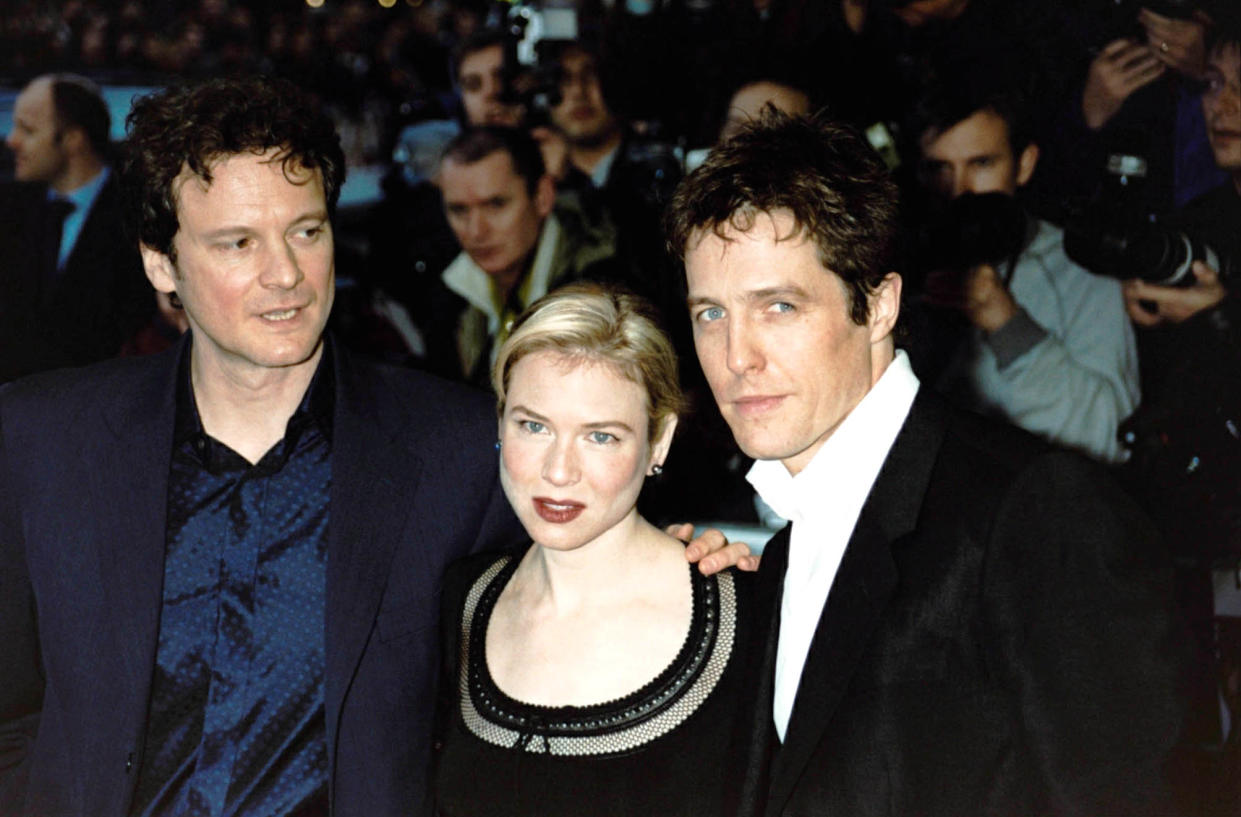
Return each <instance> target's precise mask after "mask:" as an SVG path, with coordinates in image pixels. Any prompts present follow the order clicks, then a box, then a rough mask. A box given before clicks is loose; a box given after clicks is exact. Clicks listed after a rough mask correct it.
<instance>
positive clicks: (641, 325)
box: [437, 285, 748, 817]
mask: <svg viewBox="0 0 1241 817" xmlns="http://www.w3.org/2000/svg"><path fill="white" fill-rule="evenodd" d="M676 371H677V366H676V357H675V354H674V353H673V351H672V346H671V344H670V342H669V341H668V339H667V337H666V336H665V335H664V334H663V333H662V332H661V331H660V330H659V329H658V328H657V326H656V325H655V323H654V322H653V321H652V320H651V318H650V317H649V313H648V311H647V308H646V307H645V306H644V304H643V303H642V302H641V301H640V300H639V299H638V298H636V297H634V296H631V295H628V294H623V293H620V292H616V291H613V290H608V289H604V288H601V287H598V286H595V285H575V286H571V287H566V288H564V289H561V290H559V291H557V292H554V293H552V294H550V295H548V296H547V297H545V298H543V299H542V300H540V301H538V302H536V303H535V304H534V305H533V306H532V307H531V308H530V309H529V310H528V311H527V313H526V314H525V315H524V316H522V318H521V319H520V320H519V321H518V323H517V324H516V325H515V326H514V329H513V331H512V333H511V335H510V336H509V338H508V339H507V341H506V342H505V343H504V344H503V346H502V347H501V348H500V350H499V353H498V356H497V359H496V363H495V367H494V370H493V383H494V386H495V390H496V394H497V396H498V401H499V445H498V448H499V456H500V460H501V468H500V473H501V481H502V484H503V486H504V490H505V492H506V494H507V496H508V499H509V502H510V503H511V504H512V506H513V509H514V511H515V512H516V514H517V516H518V518H519V519H520V520H521V522H522V524H523V525H524V526H525V528H526V531H527V533H528V534H529V535H530V538H531V540H532V543H531V545H530V548H529V549H528V550H527V551H526V552H525V554H524V555H522V556H520V557H518V556H511V555H506V556H499V557H495V556H484V557H474V558H472V559H470V560H467V561H465V562H463V563H459V564H458V565H457V566H456V567H455V568H454V569H453V570H452V571H450V574H449V577H448V578H447V580H446V581H445V591H444V606H443V610H444V616H443V627H444V641H445V662H446V666H445V673H444V675H443V678H444V679H445V681H444V689H443V690H442V693H443V694H442V695H441V699H442V702H441V724H440V741H439V742H438V743H437V747H438V771H437V810H438V813H440V814H443V815H466V814H468V815H481V814H497V815H500V814H503V815H535V814H537V815H562V814H563V815H569V814H574V815H580V814H591V815H655V814H658V815H695V817H697V815H704V814H715V813H719V812H721V811H722V810H723V809H724V803H723V801H724V799H726V795H725V794H724V792H725V791H726V785H725V782H726V779H729V777H730V771H729V769H728V764H727V762H726V757H727V755H728V754H729V746H730V741H731V740H732V738H731V720H732V710H733V704H734V702H735V701H736V700H738V696H739V695H740V690H739V681H740V677H739V676H740V674H741V669H740V668H741V667H742V666H743V664H744V661H743V660H742V658H741V656H740V649H741V648H740V646H739V645H741V644H743V643H744V639H743V637H742V635H743V634H742V633H741V632H740V630H739V625H738V622H739V611H740V608H744V607H745V606H746V604H747V600H748V589H747V588H748V583H747V582H745V581H744V579H745V578H747V577H743V576H741V575H738V574H737V573H735V572H734V571H731V570H729V571H725V572H724V573H722V574H719V575H717V576H712V577H704V576H702V575H701V573H699V572H698V571H697V570H696V569H693V568H692V566H690V565H687V564H686V561H685V555H684V546H683V545H682V543H681V542H680V541H678V540H677V539H674V538H672V537H671V536H668V535H667V534H665V533H664V532H662V531H660V530H659V529H658V528H656V527H654V526H653V525H651V524H650V523H648V522H647V521H646V520H645V519H643V518H642V517H641V516H640V515H639V514H638V512H637V509H636V503H637V499H638V493H639V491H640V490H641V488H642V484H643V481H644V480H645V479H646V478H647V477H649V476H651V475H653V474H657V473H659V471H660V469H661V468H662V465H663V463H664V461H665V459H666V458H667V457H668V453H669V448H670V446H671V443H672V437H673V432H674V431H675V429H676V424H677V417H678V414H679V413H680V412H681V411H682V407H683V397H682V394H681V391H680V388H679V385H678V383H677V377H676Z"/></svg>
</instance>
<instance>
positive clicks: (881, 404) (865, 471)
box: [746, 349, 918, 522]
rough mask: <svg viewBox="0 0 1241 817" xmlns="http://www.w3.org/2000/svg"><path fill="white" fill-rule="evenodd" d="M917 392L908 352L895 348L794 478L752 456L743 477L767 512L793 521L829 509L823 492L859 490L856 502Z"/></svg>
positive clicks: (775, 463) (867, 488)
mask: <svg viewBox="0 0 1241 817" xmlns="http://www.w3.org/2000/svg"><path fill="white" fill-rule="evenodd" d="M917 392H918V378H917V376H916V375H915V374H914V372H913V368H912V367H911V366H910V364H909V356H908V355H906V354H905V351H904V350H903V349H898V350H897V351H896V356H895V357H894V358H893V359H892V362H891V363H889V364H888V368H887V369H885V370H884V372H883V374H882V375H880V377H879V380H878V381H877V382H876V383H875V385H874V386H873V387H871V390H870V391H868V392H867V393H866V395H865V396H864V397H863V398H862V400H861V402H859V403H858V404H857V405H856V406H855V407H854V408H853V411H851V412H849V414H848V415H847V416H846V417H845V419H844V420H842V421H841V423H840V425H839V426H837V428H836V430H835V431H834V432H832V435H831V436H830V437H828V438H827V439H826V440H825V441H824V442H823V445H822V447H820V448H819V450H818V451H817V452H815V455H814V457H813V458H811V460H810V462H809V463H808V464H807V465H806V467H805V468H803V469H802V470H801V471H800V472H798V474H797V475H796V476H793V475H792V474H790V473H789V471H788V469H787V468H785V466H784V464H783V463H782V462H780V461H779V460H757V461H755V463H754V465H753V466H752V467H751V468H750V471H749V473H748V474H747V475H746V479H747V480H748V481H749V482H750V484H751V485H753V486H754V489H755V490H756V491H758V494H759V496H761V497H762V498H763V501H764V502H766V503H767V504H768V505H770V506H771V509H772V510H774V511H775V512H776V513H777V514H779V515H780V516H782V517H784V518H785V519H788V520H791V521H794V522H796V521H799V520H804V519H805V518H807V517H812V516H816V515H818V514H822V513H831V512H832V508H833V507H834V506H833V505H832V504H831V503H825V502H824V496H825V495H827V496H835V495H838V494H840V493H849V494H852V495H857V494H860V497H858V501H859V502H861V501H863V500H864V499H865V497H866V495H867V494H869V493H870V487H871V485H872V484H873V483H874V481H875V478H876V477H878V475H879V469H880V468H881V467H882V466H883V462H884V460H885V459H887V456H888V451H889V450H890V449H891V448H892V443H893V442H895V441H896V435H897V434H898V433H899V432H900V429H901V426H902V425H904V424H905V418H906V417H907V416H908V415H909V408H910V406H912V405H913V401H914V396H915V395H916V394H917ZM825 491H826V492H827V493H826V494H825Z"/></svg>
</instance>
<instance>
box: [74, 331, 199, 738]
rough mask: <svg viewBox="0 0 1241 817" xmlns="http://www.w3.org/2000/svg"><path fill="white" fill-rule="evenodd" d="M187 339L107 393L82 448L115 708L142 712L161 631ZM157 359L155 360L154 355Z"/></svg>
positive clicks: (85, 516)
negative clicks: (119, 391) (124, 387)
mask: <svg viewBox="0 0 1241 817" xmlns="http://www.w3.org/2000/svg"><path fill="white" fill-rule="evenodd" d="M185 347H186V344H185V343H184V342H182V343H180V344H178V345H177V346H176V347H175V348H173V349H170V350H169V351H167V352H163V353H161V354H160V355H159V356H158V357H157V358H155V359H153V361H152V365H153V366H155V367H156V368H155V369H154V371H155V372H156V375H155V376H153V377H151V378H150V379H149V380H148V381H147V382H145V383H143V384H142V385H141V387H140V388H139V390H137V391H136V392H134V393H133V394H130V395H126V398H125V399H124V400H123V401H116V400H114V399H111V400H108V399H106V398H105V400H106V402H105V403H104V405H105V407H104V409H103V422H104V425H105V427H106V428H107V431H108V433H106V434H102V435H96V439H97V441H98V442H97V446H98V447H97V448H96V449H95V450H91V451H84V452H83V457H84V458H86V460H87V461H88V462H91V463H94V464H96V465H93V466H92V467H93V468H94V474H95V479H94V482H93V486H94V490H93V493H92V496H91V501H92V504H93V507H92V510H90V511H89V512H88V513H87V514H85V515H84V518H85V519H86V520H87V524H90V525H92V526H93V527H94V528H95V530H96V532H97V534H96V535H97V538H95V539H94V541H96V542H97V543H98V544H97V548H96V557H97V558H98V559H99V575H100V576H101V577H102V581H103V592H104V594H105V596H106V598H107V600H108V605H107V608H108V610H109V620H108V621H106V622H102V623H101V625H102V626H101V629H102V631H103V632H104V633H105V637H110V647H111V653H112V654H113V655H114V656H115V659H116V661H117V663H118V665H119V666H121V667H122V668H123V670H124V672H125V681H126V683H125V684H124V686H123V687H122V689H123V690H124V693H125V694H126V695H127V696H128V697H127V700H125V701H113V702H112V703H113V704H114V705H115V706H116V708H117V710H118V711H120V712H130V711H131V710H132V712H133V713H137V718H138V721H137V722H139V723H141V722H142V719H144V718H145V716H146V705H147V698H148V695H149V688H150V683H151V675H152V669H153V667H154V663H155V651H156V646H157V644H158V638H159V614H160V609H161V607H162V598H163V584H164V552H165V545H166V539H167V534H166V517H167V510H168V471H169V466H170V463H171V459H172V438H173V427H174V425H175V417H176V393H177V371H178V362H179V360H180V357H181V353H182V350H184V349H185ZM156 361H158V363H156Z"/></svg>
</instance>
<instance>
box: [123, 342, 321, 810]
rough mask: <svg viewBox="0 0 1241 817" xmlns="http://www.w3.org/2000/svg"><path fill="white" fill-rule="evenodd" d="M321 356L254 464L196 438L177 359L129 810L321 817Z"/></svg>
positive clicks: (185, 378)
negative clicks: (142, 725)
mask: <svg viewBox="0 0 1241 817" xmlns="http://www.w3.org/2000/svg"><path fill="white" fill-rule="evenodd" d="M332 380H333V377H332V369H331V361H330V350H325V353H324V355H323V357H322V359H321V361H320V365H319V370H318V372H317V373H316V375H315V377H314V380H313V381H312V382H311V385H310V387H309V388H308V389H307V391H306V396H305V397H304V398H303V399H302V403H301V405H300V407H299V408H298V410H297V411H296V412H295V413H294V414H293V416H292V417H291V418H290V419H289V422H288V425H287V426H286V430H285V436H284V439H283V440H281V441H280V442H279V443H277V444H276V445H275V446H273V447H272V449H271V450H270V451H268V452H267V453H266V454H265V455H263V457H262V459H260V460H259V462H257V463H254V464H253V465H251V464H250V463H249V462H247V461H246V460H245V459H244V458H243V457H242V456H241V455H239V454H237V453H236V452H235V451H233V450H231V449H230V448H228V446H226V445H224V444H223V443H221V442H219V441H218V440H215V439H213V438H211V437H210V436H208V435H207V434H206V433H205V432H204V431H203V428H202V423H201V421H200V419H199V416H198V411H197V407H196V405H195V403H194V396H193V390H192V388H191V387H190V382H189V365H188V353H187V354H186V357H185V358H183V363H182V372H181V387H180V391H179V394H178V401H177V424H176V431H175V436H174V444H173V457H172V470H171V473H170V475H169V481H168V520H167V550H166V557H165V564H164V591H163V606H162V611H161V616H160V628H159V647H158V650H157V654H156V667H155V675H154V679H153V684H152V688H151V703H150V714H149V716H148V722H147V735H146V741H145V743H144V749H143V756H142V759H141V767H140V769H141V771H140V775H139V778H138V789H137V793H136V795H135V799H134V804H133V808H132V813H133V814H137V815H143V816H144V817H145V816H146V815H163V814H176V815H212V816H213V817H216V816H217V815H221V816H222V815H258V814H261V815H272V816H273V817H276V816H280V815H283V816H286V817H287V816H292V815H297V817H306V816H308V815H317V814H323V815H326V814H327V806H326V804H327V779H328V770H327V739H326V727H325V722H324V708H323V676H324V667H325V659H324V607H325V581H326V564H327V527H328V497H329V491H330V487H331V482H332V466H331V462H332V461H331V434H332V405H333V401H334V395H333V382H332Z"/></svg>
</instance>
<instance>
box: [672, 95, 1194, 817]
mask: <svg viewBox="0 0 1241 817" xmlns="http://www.w3.org/2000/svg"><path fill="white" fill-rule="evenodd" d="M668 226H669V235H670V238H669V243H670V246H671V248H672V249H673V250H674V251H675V252H678V253H680V254H681V255H682V256H683V257H684V259H685V267H686V275H687V279H688V292H689V300H688V303H689V309H690V318H691V323H692V325H693V332H694V341H695V345H696V348H697V352H698V357H699V359H700V361H701V362H702V367H703V371H704V373H705V374H706V376H707V380H708V382H709V384H710V386H711V389H712V392H713V394H714V396H715V399H716V401H717V402H718V404H719V406H720V411H721V413H722V414H723V416H724V418H725V420H726V421H727V422H728V424H729V426H730V427H731V429H732V431H733V434H734V436H735V437H736V439H737V442H738V444H739V445H740V446H741V448H742V450H743V451H745V452H746V453H747V454H749V455H751V456H753V457H754V458H755V459H756V460H758V462H757V463H756V464H755V466H754V468H753V469H752V471H751V472H750V476H749V479H750V481H751V482H752V483H753V484H754V485H755V487H756V488H757V490H758V491H759V493H760V494H761V495H762V497H763V498H764V500H765V501H767V503H768V504H769V505H771V506H772V507H773V508H774V509H775V510H776V511H777V512H778V513H780V515H782V516H784V517H785V518H787V519H790V520H791V521H792V524H791V525H790V526H789V527H788V528H786V529H785V531H784V532H782V533H781V534H780V535H779V536H777V537H776V539H775V540H773V542H772V543H771V544H769V545H768V549H767V551H766V553H765V555H764V556H763V562H762V565H761V567H760V582H759V585H760V590H759V593H760V597H761V601H762V605H763V606H765V608H766V610H767V615H769V616H770V618H769V619H768V620H767V621H766V622H765V623H763V624H762V625H761V626H760V627H759V628H758V629H759V630H760V631H761V632H762V633H763V635H762V636H760V643H758V644H755V645H753V649H754V654H755V655H758V656H762V660H760V661H758V662H756V668H755V677H754V679H753V683H754V687H755V689H756V690H757V694H756V695H755V703H754V706H753V707H750V708H749V711H748V712H747V713H746V714H745V715H744V716H743V717H742V719H741V721H742V722H741V725H740V727H739V751H741V752H743V753H744V754H745V755H746V756H747V758H748V763H747V768H748V769H749V774H748V775H747V776H746V777H745V778H743V779H742V780H740V781H738V790H737V792H736V793H735V794H736V796H737V797H738V798H739V799H740V800H741V804H742V808H741V812H742V813H752V814H768V815H812V814H813V815H822V814H828V815H832V814H840V815H845V814H847V815H893V814H897V815H996V816H997V817H1000V816H1001V815H1003V816H1005V817H1007V815H1015V814H1026V815H1029V814H1040V815H1041V814H1108V815H1117V814H1136V813H1152V814H1167V813H1168V804H1167V802H1166V800H1165V799H1164V798H1165V795H1166V792H1165V791H1164V789H1163V786H1162V783H1161V780H1162V778H1161V765H1162V763H1163V761H1164V759H1165V757H1166V754H1167V753H1168V751H1169V749H1170V747H1171V746H1172V744H1173V743H1174V741H1175V739H1176V736H1177V734H1178V730H1179V727H1180V710H1181V704H1180V700H1179V694H1178V684H1179V677H1180V670H1179V660H1178V658H1177V650H1176V649H1174V644H1175V638H1176V636H1177V633H1178V628H1177V626H1175V625H1174V621H1173V616H1172V614H1171V613H1170V610H1171V598H1170V589H1169V581H1168V578H1169V577H1168V572H1167V569H1166V565H1165V559H1164V557H1163V555H1162V553H1161V549H1160V546H1159V543H1158V541H1157V540H1156V539H1155V537H1154V536H1153V535H1152V533H1151V529H1150V527H1149V525H1148V524H1147V523H1146V521H1145V520H1144V518H1143V517H1142V515H1141V514H1140V513H1139V512H1138V511H1137V509H1136V508H1135V507H1134V506H1133V505H1132V503H1130V502H1129V501H1128V500H1127V499H1126V498H1125V496H1124V495H1123V494H1122V493H1121V492H1120V491H1119V490H1118V489H1117V488H1116V487H1115V486H1114V485H1113V483H1111V482H1110V481H1109V480H1108V479H1107V478H1106V477H1105V475H1104V474H1103V473H1102V472H1101V471H1100V470H1098V469H1097V468H1095V467H1094V466H1092V465H1090V464H1089V463H1087V462H1085V461H1084V460H1082V459H1080V458H1078V457H1076V456H1074V455H1072V454H1069V453H1065V452H1062V451H1059V450H1056V449H1053V448H1051V447H1049V446H1048V445H1046V444H1044V443H1040V442H1038V441H1036V440H1034V439H1032V438H1030V437H1028V436H1027V435H1025V434H1024V433H1022V432H1019V431H1016V430H1014V429H1009V428H1006V427H999V426H994V425H991V424H989V423H987V422H986V421H983V420H982V419H981V418H976V417H973V416H971V415H965V414H961V413H958V412H955V411H954V410H952V409H951V408H949V407H948V406H946V405H945V404H944V403H943V401H942V400H941V399H940V398H938V397H937V396H935V395H934V394H931V393H929V392H928V391H927V390H926V389H923V388H921V387H920V386H919V384H918V381H917V378H916V377H915V376H914V374H913V371H912V369H911V368H910V366H909V362H908V358H907V356H906V355H905V353H904V352H903V351H900V350H896V348H895V343H894V340H893V333H894V330H895V328H896V324H897V319H898V317H899V313H900V294H901V278H900V276H899V275H898V274H897V273H895V272H893V271H892V269H893V264H894V257H893V252H894V246H895V242H896V230H897V205H896V193H895V188H894V186H893V184H892V182H891V180H890V179H889V178H888V175H887V173H886V171H885V169H884V167H883V164H882V162H881V160H880V159H879V158H878V156H877V155H876V154H875V153H874V152H873V151H872V150H871V149H870V148H869V147H868V146H867V145H866V144H865V142H864V141H863V140H862V139H861V137H860V136H859V135H858V134H856V133H855V132H853V131H851V130H848V129H845V128H842V127H839V126H836V125H831V124H827V123H823V122H816V121H814V120H807V119H804V118H803V119H793V118H789V117H786V116H784V115H781V114H776V113H775V112H771V113H770V114H768V115H766V116H765V117H764V118H763V119H762V120H761V121H760V122H758V123H755V124H753V125H751V126H749V127H747V128H746V129H744V130H743V131H742V132H741V133H740V134H739V135H738V136H736V137H734V139H733V140H732V141H730V142H729V143H727V144H726V145H724V146H721V147H719V148H717V149H716V151H715V152H713V153H712V155H711V157H709V158H708V159H707V161H706V163H705V164H704V165H703V166H702V167H700V168H699V169H698V170H696V171H695V172H694V173H693V174H692V175H691V176H690V177H688V179H687V180H686V182H685V183H684V184H683V186H682V187H681V188H680V189H679V190H678V192H677V194H676V196H675V198H674V200H673V203H672V205H671V207H670V212H669V217H668ZM745 708H746V707H743V709H745Z"/></svg>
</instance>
